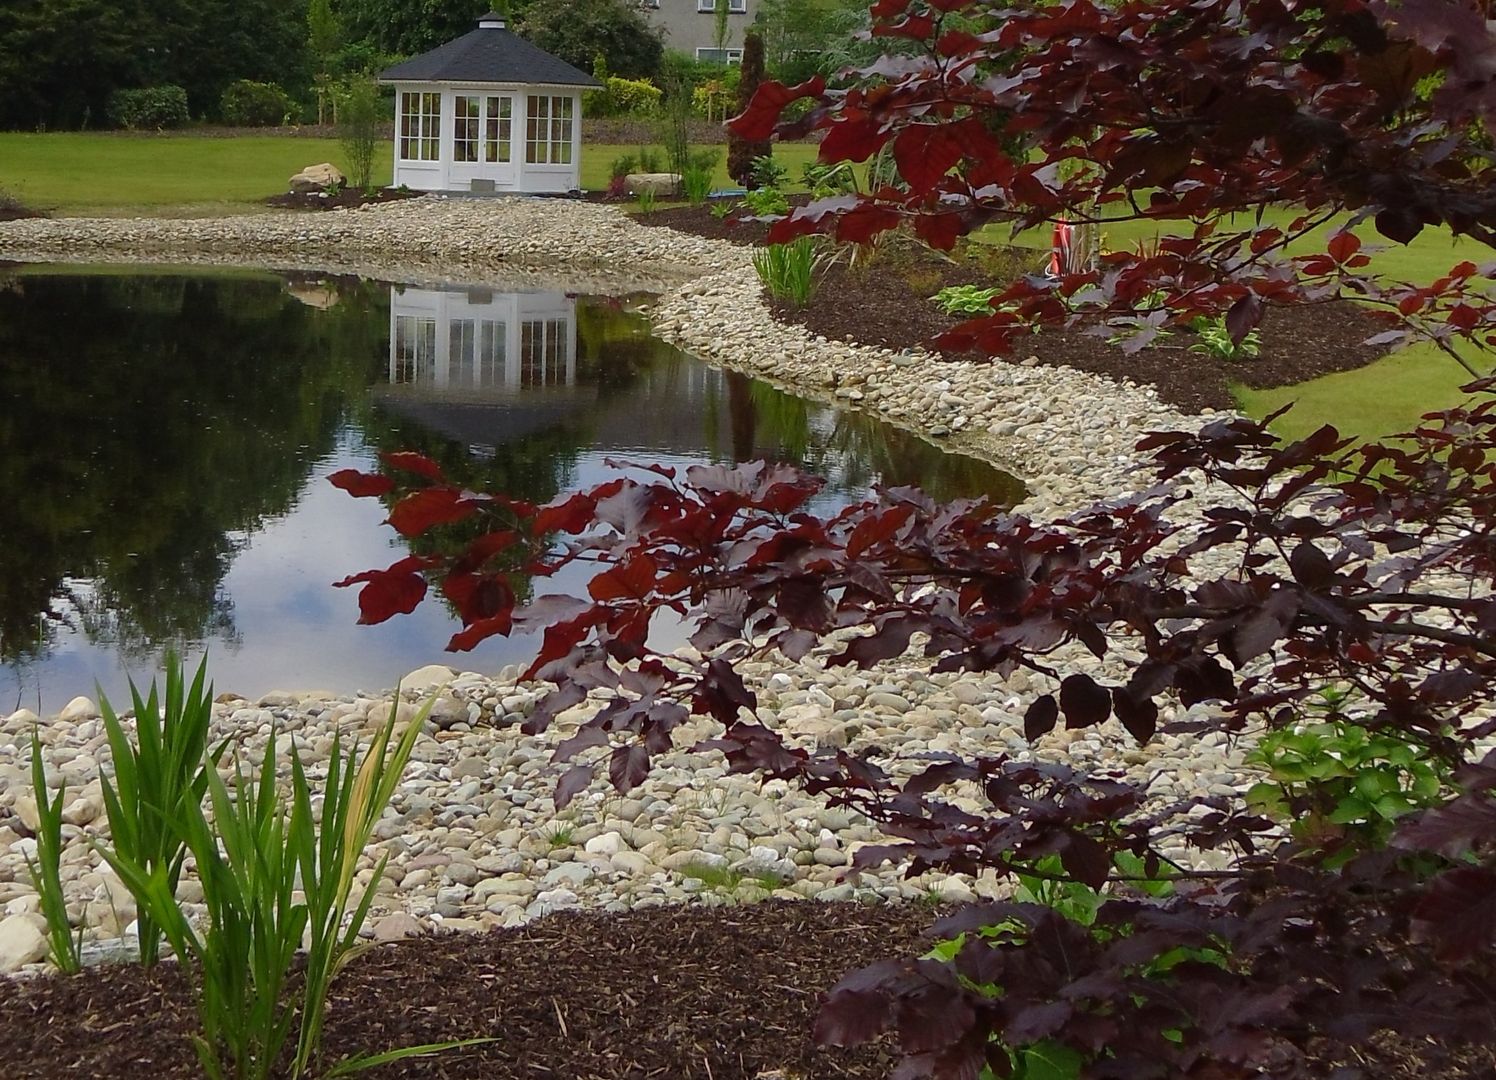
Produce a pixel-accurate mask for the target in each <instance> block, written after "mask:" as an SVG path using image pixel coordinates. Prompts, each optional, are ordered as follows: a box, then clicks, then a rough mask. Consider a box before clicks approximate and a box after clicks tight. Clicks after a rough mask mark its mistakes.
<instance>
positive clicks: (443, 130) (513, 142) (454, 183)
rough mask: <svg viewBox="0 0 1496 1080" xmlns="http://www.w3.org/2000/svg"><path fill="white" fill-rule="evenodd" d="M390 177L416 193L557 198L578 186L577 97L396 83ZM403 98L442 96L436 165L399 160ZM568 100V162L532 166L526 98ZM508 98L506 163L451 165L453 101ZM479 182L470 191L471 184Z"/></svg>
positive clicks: (561, 91)
mask: <svg viewBox="0 0 1496 1080" xmlns="http://www.w3.org/2000/svg"><path fill="white" fill-rule="evenodd" d="M394 86H395V174H394V186H395V187H399V186H401V185H402V184H403V185H405V186H406V187H409V188H411V189H413V190H415V191H478V190H482V191H485V192H486V191H488V190H490V189H489V188H488V183H487V182H491V183H492V185H493V186H492V189H491V190H492V191H494V192H498V193H503V192H508V193H511V194H520V195H545V194H562V193H565V192H568V191H574V190H576V189H578V188H580V187H581V186H582V184H581V181H582V95H581V92H580V90H577V89H573V88H569V87H555V86H529V85H522V84H517V83H516V84H495V83H486V84H470V83H406V82H402V83H395V84H394ZM407 93H416V94H427V93H434V94H440V95H441V120H440V125H439V132H440V138H439V149H438V158H437V160H436V161H418V160H407V159H404V158H402V157H401V156H400V150H401V105H402V100H403V95H404V94H407ZM532 94H534V95H543V96H546V97H567V98H570V99H571V102H572V106H571V107H572V126H571V161H570V162H569V163H567V164H559V165H558V164H549V163H545V164H542V163H538V162H537V163H532V162H527V161H526V160H525V149H526V148H525V136H526V132H527V130H528V114H527V110H528V108H529V97H530V96H531V95H532ZM505 95H507V96H510V97H512V98H513V111H512V114H511V125H512V127H511V133H510V160H509V161H508V162H493V163H490V162H486V161H483V160H481V158H482V157H483V155H482V154H481V153H480V155H479V156H480V160H479V161H477V162H459V161H457V160H456V152H455V148H454V147H455V142H456V117H457V98H458V97H462V96H474V97H478V98H480V99H486V98H487V97H490V96H505ZM479 128H480V132H481V137H483V138H486V137H487V130H486V128H487V126H486V124H484V123H482V122H480V124H479ZM475 180H476V181H479V182H480V183H479V185H477V186H475V185H474V181H475Z"/></svg>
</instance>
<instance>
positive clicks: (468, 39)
mask: <svg viewBox="0 0 1496 1080" xmlns="http://www.w3.org/2000/svg"><path fill="white" fill-rule="evenodd" d="M379 79H380V81H381V82H462V83H527V84H534V85H541V86H585V87H595V86H601V85H602V84H601V83H599V82H598V81H597V80H596V79H594V78H593V77H592V76H591V75H589V74H587V73H586V72H585V71H580V70H578V69H577V68H574V67H572V66H571V65H570V64H568V63H567V62H566V61H565V60H562V59H560V58H559V57H555V56H552V55H551V54H550V53H548V52H546V51H545V50H544V49H542V48H539V47H538V46H535V45H531V44H530V43H529V42H528V41H526V40H525V39H524V38H522V37H520V36H519V35H518V34H515V33H514V32H513V31H511V30H508V29H506V28H505V27H504V18H503V16H501V15H498V14H494V13H489V14H487V15H485V16H483V18H481V19H479V20H478V29H476V30H472V31H469V32H468V33H466V34H463V35H462V37H460V38H458V39H456V40H455V41H449V42H447V43H446V44H445V45H438V46H437V47H436V48H434V49H432V50H431V51H430V52H427V53H422V54H421V55H420V56H413V57H411V58H410V59H409V60H407V61H405V62H404V63H403V64H396V65H395V66H394V67H392V68H388V69H386V70H385V71H384V72H383V73H382V74H381V75H380V76H379Z"/></svg>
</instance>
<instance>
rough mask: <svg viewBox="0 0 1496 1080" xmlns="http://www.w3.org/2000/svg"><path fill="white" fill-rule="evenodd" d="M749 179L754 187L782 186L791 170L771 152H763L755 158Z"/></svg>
mask: <svg viewBox="0 0 1496 1080" xmlns="http://www.w3.org/2000/svg"><path fill="white" fill-rule="evenodd" d="M748 177H749V179H750V180H751V181H752V184H753V186H754V187H758V188H780V187H783V186H784V182H785V181H786V180H788V179H789V177H790V171H789V170H788V169H786V168H785V167H784V166H783V165H781V164H779V162H777V161H775V160H774V158H773V157H772V156H771V155H769V154H761V155H759V156H758V157H756V158H754V159H753V167H752V168H751V169H750V170H749V173H748Z"/></svg>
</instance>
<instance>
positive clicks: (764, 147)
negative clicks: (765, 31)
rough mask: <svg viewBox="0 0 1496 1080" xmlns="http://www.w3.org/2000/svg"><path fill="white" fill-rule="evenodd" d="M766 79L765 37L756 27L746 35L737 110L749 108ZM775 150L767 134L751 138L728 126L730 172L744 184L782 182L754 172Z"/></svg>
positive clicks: (728, 166) (746, 185) (728, 165)
mask: <svg viewBox="0 0 1496 1080" xmlns="http://www.w3.org/2000/svg"><path fill="white" fill-rule="evenodd" d="M763 81H764V39H763V35H762V34H760V33H759V32H758V31H757V30H749V31H748V32H746V33H745V34H744V35H743V62H742V65H741V67H740V71H739V77H738V94H737V110H736V111H737V112H738V113H743V112H745V111H746V110H747V109H748V103H749V102H750V101H752V100H753V95H754V94H756V93H758V89H759V87H760V86H761V85H762V84H763ZM773 152H774V145H773V143H771V142H770V141H769V140H768V139H767V138H756V139H750V138H745V137H744V136H742V135H740V134H739V133H738V132H737V131H736V130H734V129H732V128H729V129H728V132H727V175H729V176H731V177H732V178H733V179H734V180H735V181H737V182H738V183H739V184H742V185H743V186H744V187H754V186H757V185H760V184H777V183H781V182H782V180H780V179H769V180H760V179H759V178H758V176H757V175H756V174H755V172H754V164H755V162H757V161H758V160H759V159H760V158H766V157H768V156H770V155H771V154H772V153H773Z"/></svg>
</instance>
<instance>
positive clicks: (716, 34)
mask: <svg viewBox="0 0 1496 1080" xmlns="http://www.w3.org/2000/svg"><path fill="white" fill-rule="evenodd" d="M727 4H728V0H717V6H716V7H715V8H713V9H712V40H713V41H714V42H716V45H717V56H718V57H719V58H721V57H724V56H725V55H726V53H727V35H728V23H727Z"/></svg>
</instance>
